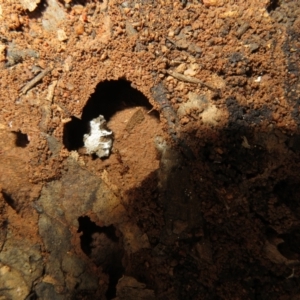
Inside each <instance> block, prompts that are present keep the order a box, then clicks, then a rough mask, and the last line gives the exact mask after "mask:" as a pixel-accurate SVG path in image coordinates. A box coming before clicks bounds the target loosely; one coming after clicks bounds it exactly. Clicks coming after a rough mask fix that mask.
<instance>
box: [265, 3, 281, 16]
mask: <svg viewBox="0 0 300 300" xmlns="http://www.w3.org/2000/svg"><path fill="white" fill-rule="evenodd" d="M280 2H281V0H271V1H270V4H269V5H268V6H267V11H268V13H270V12H271V11H273V10H275V9H276V8H277V7H279V6H280Z"/></svg>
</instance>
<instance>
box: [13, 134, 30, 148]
mask: <svg viewBox="0 0 300 300" xmlns="http://www.w3.org/2000/svg"><path fill="white" fill-rule="evenodd" d="M13 134H15V136H16V140H15V145H16V146H17V147H21V148H25V147H26V146H27V145H28V144H29V140H28V136H27V134H26V133H22V132H20V131H13Z"/></svg>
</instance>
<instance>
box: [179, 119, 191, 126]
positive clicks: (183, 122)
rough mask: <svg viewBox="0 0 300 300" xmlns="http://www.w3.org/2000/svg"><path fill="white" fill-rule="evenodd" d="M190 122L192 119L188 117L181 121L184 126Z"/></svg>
mask: <svg viewBox="0 0 300 300" xmlns="http://www.w3.org/2000/svg"><path fill="white" fill-rule="evenodd" d="M189 121H190V119H189V118H188V117H183V118H182V119H181V120H180V123H181V124H182V125H185V124H187V123H188V122H189Z"/></svg>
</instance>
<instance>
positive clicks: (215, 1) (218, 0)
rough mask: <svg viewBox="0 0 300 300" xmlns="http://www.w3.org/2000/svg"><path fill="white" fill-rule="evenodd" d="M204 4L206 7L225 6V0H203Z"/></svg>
mask: <svg viewBox="0 0 300 300" xmlns="http://www.w3.org/2000/svg"><path fill="white" fill-rule="evenodd" d="M203 4H204V5H206V6H223V5H224V0H203Z"/></svg>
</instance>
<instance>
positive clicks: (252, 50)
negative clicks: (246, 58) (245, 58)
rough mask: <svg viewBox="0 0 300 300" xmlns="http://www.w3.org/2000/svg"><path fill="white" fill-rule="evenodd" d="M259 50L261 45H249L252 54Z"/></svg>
mask: <svg viewBox="0 0 300 300" xmlns="http://www.w3.org/2000/svg"><path fill="white" fill-rule="evenodd" d="M258 48H259V44H257V43H251V44H250V45H249V49H250V51H251V52H254V51H256V50H257V49H258Z"/></svg>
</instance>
